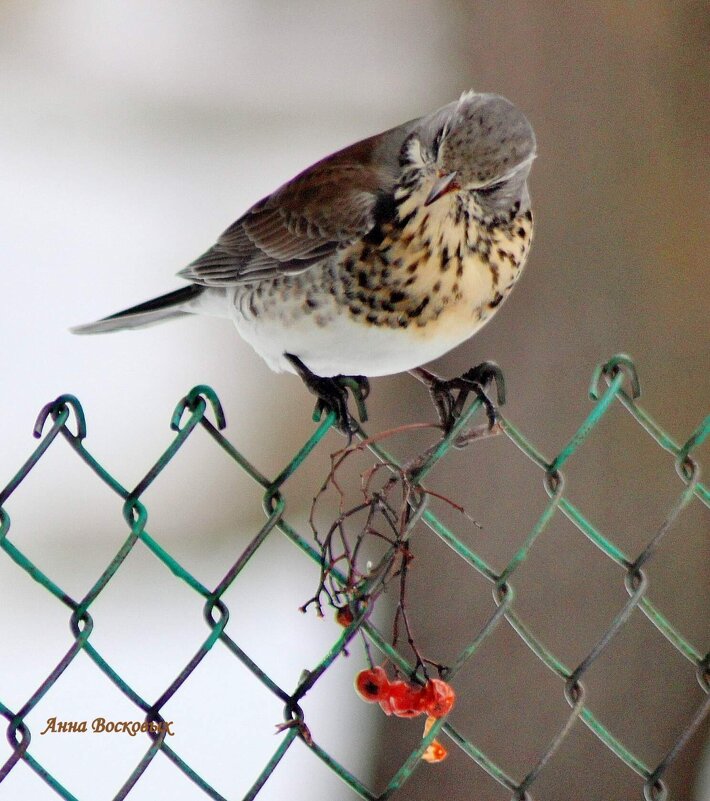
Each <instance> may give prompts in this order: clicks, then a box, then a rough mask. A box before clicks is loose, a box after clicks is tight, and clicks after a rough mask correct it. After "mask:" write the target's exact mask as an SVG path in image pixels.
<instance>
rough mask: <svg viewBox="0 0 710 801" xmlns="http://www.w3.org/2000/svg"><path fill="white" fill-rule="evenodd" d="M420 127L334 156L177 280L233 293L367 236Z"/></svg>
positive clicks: (269, 200)
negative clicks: (402, 153) (377, 207)
mask: <svg viewBox="0 0 710 801" xmlns="http://www.w3.org/2000/svg"><path fill="white" fill-rule="evenodd" d="M415 124H416V121H413V122H410V123H405V125H401V126H399V127H398V128H393V129H391V130H389V131H386V132H385V133H382V134H377V135H376V136H372V137H370V138H369V139H363V140H362V141H361V142H357V143H356V144H354V145H350V147H347V148H345V149H344V150H340V151H338V152H337V153H334V154H333V155H332V156H328V157H327V158H325V159H323V160H322V161H319V162H318V163H317V164H314V165H313V166H312V167H309V168H308V169H307V170H305V171H304V172H302V173H300V174H299V175H297V176H296V177H295V178H293V179H292V180H290V181H289V182H288V183H286V184H284V185H283V186H282V187H281V188H280V189H277V190H276V191H275V192H274V193H273V194H271V195H269V196H268V197H265V198H264V199H263V200H260V201H259V202H258V203H256V204H255V205H254V206H252V207H251V208H250V209H249V211H247V212H246V214H244V216H243V217H241V218H240V219H238V220H237V221H236V222H235V223H233V224H232V225H231V226H230V227H229V228H227V230H226V231H225V232H224V233H223V234H222V235H221V236H220V238H219V239H218V240H217V243H216V244H215V245H214V246H213V247H212V248H210V249H209V250H208V251H207V252H206V253H205V254H203V255H202V256H200V258H198V259H196V260H195V261H193V262H192V264H190V265H188V266H187V267H186V268H185V269H184V270H182V271H181V272H180V273H178V275H180V276H182V277H183V278H187V279H188V280H190V281H193V282H195V283H197V284H202V285H204V286H229V285H230V284H235V283H243V282H246V281H253V280H256V279H259V278H262V277H265V276H270V275H274V274H277V273H285V272H300V271H302V270H305V269H307V268H308V267H310V266H311V265H313V264H315V263H317V262H319V261H321V260H323V259H325V258H326V257H327V256H329V255H331V254H332V253H334V252H335V251H336V250H337V249H338V248H341V247H343V246H345V245H347V244H349V243H350V242H352V241H353V240H355V239H357V238H359V237H361V236H363V235H364V234H366V233H367V232H368V231H369V230H370V229H371V228H372V225H373V223H374V211H375V205H376V203H377V201H378V200H380V199H381V198H382V197H383V196H386V195H387V194H389V193H391V192H392V190H393V187H394V184H395V181H396V179H397V174H398V171H399V151H400V148H401V146H402V143H403V142H404V139H405V138H406V136H407V134H408V133H409V131H411V129H412V127H413V125H415Z"/></svg>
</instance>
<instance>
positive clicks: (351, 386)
mask: <svg viewBox="0 0 710 801" xmlns="http://www.w3.org/2000/svg"><path fill="white" fill-rule="evenodd" d="M314 378H315V380H313V381H312V382H310V383H309V384H308V388H309V390H310V391H311V392H312V393H313V394H314V395H317V396H318V402H317V403H316V407H315V409H314V411H313V419H314V420H315V421H316V422H317V421H318V420H320V419H321V417H322V416H323V413H324V412H325V413H326V414H328V413H329V412H333V413H334V414H335V427H336V428H337V429H338V430H339V431H341V432H342V433H343V434H345V435H346V436H347V437H348V442H350V440H352V436H353V434H354V433H355V432H356V431H357V430H358V428H359V426H358V424H357V422H356V421H355V419H354V418H353V416H352V415H351V414H350V410H349V409H348V390H349V391H350V392H351V393H352V396H353V399H354V401H355V405H356V406H357V413H358V417H359V418H360V422H362V423H364V422H365V421H366V420H367V408H366V406H365V400H366V398H367V396H368V395H369V394H370V382H369V381H368V380H367V378H365V376H361V375H357V376H352V375H337V376H334V377H332V378H321V377H319V376H316V377H314Z"/></svg>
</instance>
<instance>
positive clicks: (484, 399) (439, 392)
mask: <svg viewBox="0 0 710 801" xmlns="http://www.w3.org/2000/svg"><path fill="white" fill-rule="evenodd" d="M411 372H412V373H413V374H414V376H415V377H416V378H418V379H419V380H420V381H421V382H422V383H424V384H425V385H426V387H427V389H428V390H429V394H430V395H431V398H432V400H433V402H434V406H435V408H436V411H437V414H438V415H439V421H440V422H441V427H442V428H443V430H444V433H445V434H448V433H449V432H450V431H451V429H452V428H453V427H454V425H455V423H456V421H457V420H458V419H459V417H460V416H461V412H462V411H463V407H464V405H465V404H466V401H467V399H468V396H469V395H470V394H471V393H472V392H473V393H474V394H475V395H476V396H477V397H478V399H479V400H480V401H481V403H482V404H483V407H484V408H485V410H486V415H487V417H488V424H489V426H488V427H489V429H490V430H493V428H494V426H495V425H496V417H497V410H496V406H495V405H494V404H493V402H492V401H491V399H490V398H489V397H488V395H487V394H486V389H487V387H488V386H489V385H490V384H491V383H493V382H495V386H496V397H497V400H498V405H500V406H502V405H503V404H504V403H505V380H504V378H503V372H502V371H501V369H500V367H499V366H498V365H497V364H496V363H495V362H482V363H481V364H478V365H476V367H472V368H471V369H470V370H467V371H466V372H465V373H463V375H460V376H458V377H457V378H450V379H443V378H439V376H437V375H435V374H434V373H431V372H429V371H428V370H425V369H424V368H423V367H417V368H416V369H415V370H412V371H411Z"/></svg>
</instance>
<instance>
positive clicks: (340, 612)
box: [335, 606, 355, 629]
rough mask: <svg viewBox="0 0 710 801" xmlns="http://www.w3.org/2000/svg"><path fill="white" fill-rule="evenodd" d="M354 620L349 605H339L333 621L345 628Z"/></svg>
mask: <svg viewBox="0 0 710 801" xmlns="http://www.w3.org/2000/svg"><path fill="white" fill-rule="evenodd" d="M353 620H355V618H354V616H353V613H352V612H351V611H350V607H349V606H341V607H340V608H339V609H337V610H336V612H335V621H336V623H339V624H340V625H341V626H342V627H343V628H344V629H346V628H347V627H348V626H349V625H350V624H351V623H352V622H353Z"/></svg>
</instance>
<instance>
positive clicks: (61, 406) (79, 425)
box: [32, 395, 86, 442]
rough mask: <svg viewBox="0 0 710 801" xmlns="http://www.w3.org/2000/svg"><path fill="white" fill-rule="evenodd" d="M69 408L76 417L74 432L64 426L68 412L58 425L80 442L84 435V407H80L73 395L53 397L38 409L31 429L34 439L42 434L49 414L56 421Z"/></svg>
mask: <svg viewBox="0 0 710 801" xmlns="http://www.w3.org/2000/svg"><path fill="white" fill-rule="evenodd" d="M69 409H71V410H72V411H73V412H74V417H75V418H76V434H72V432H71V431H69V429H68V428H67V427H66V421H67V419H68V416H69V415H68V414H67V415H66V417H64V419H63V420H62V421H61V423H60V426H61V427H63V428H64V430H65V431H66V433H67V434H69V435H70V436H72V437H73V438H74V439H75V440H77V441H78V442H81V440H83V439H84V438H85V437H86V417H85V416H84V409H83V408H82V405H81V403H80V402H79V399H78V398H77V397H75V396H74V395H60V396H59V397H58V398H55V399H54V400H53V401H50V402H49V403H47V404H45V405H44V406H43V407H42V408H41V409H40V410H39V414H38V415H37V420H36V421H35V424H34V428H33V429H32V434H33V436H34V437H35V439H40V437H41V436H42V432H43V431H44V425H45V423H46V422H47V418H48V417H50V416H51V418H52V419H53V420H54V421H55V422H57V421H58V420H59V418H60V417H62V416H63V415H64V413H65V412H68V410H69Z"/></svg>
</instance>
